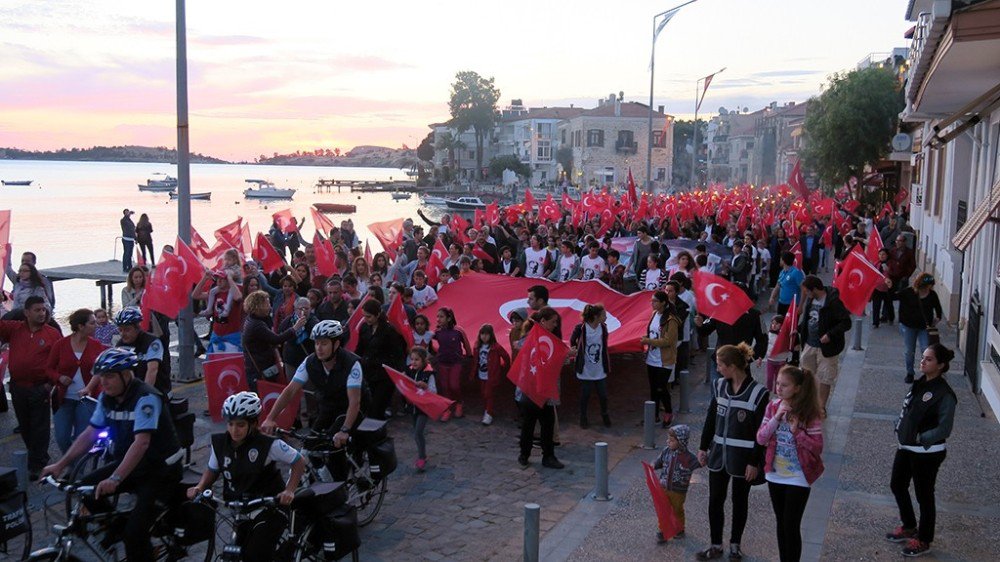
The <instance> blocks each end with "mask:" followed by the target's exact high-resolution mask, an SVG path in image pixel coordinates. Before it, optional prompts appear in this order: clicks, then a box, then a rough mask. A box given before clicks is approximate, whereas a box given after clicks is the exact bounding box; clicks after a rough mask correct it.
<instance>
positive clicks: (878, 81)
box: [802, 66, 904, 186]
mask: <svg viewBox="0 0 1000 562" xmlns="http://www.w3.org/2000/svg"><path fill="white" fill-rule="evenodd" d="M903 107H904V103H903V95H902V91H901V88H900V84H899V82H898V81H897V80H896V76H895V75H894V74H893V72H892V71H891V70H890V69H886V68H879V67H874V66H873V67H869V68H866V69H863V70H852V71H850V72H846V73H836V74H834V75H833V76H831V77H830V82H829V84H828V86H827V89H826V90H825V91H824V92H823V93H822V94H820V96H819V97H818V98H813V99H812V100H811V102H810V104H809V112H808V113H807V114H806V120H805V125H804V134H805V148H804V150H803V154H802V157H803V164H804V165H805V167H806V168H809V169H811V170H812V171H814V172H815V173H816V174H817V175H818V176H819V178H820V181H822V182H823V183H824V184H826V185H828V186H838V185H841V184H843V183H845V182H847V181H848V180H849V179H850V178H851V176H854V177H857V178H861V177H863V174H864V170H865V166H867V165H872V164H875V163H876V162H878V161H879V160H881V159H882V158H884V157H885V156H886V155H887V154H888V153H889V142H890V141H891V140H892V136H893V135H894V134H895V133H896V127H897V125H898V120H899V112H900V111H902V110H903Z"/></svg>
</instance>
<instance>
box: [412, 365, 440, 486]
mask: <svg viewBox="0 0 1000 562" xmlns="http://www.w3.org/2000/svg"><path fill="white" fill-rule="evenodd" d="M406 376H408V377H410V378H411V379H413V380H414V381H415V382H416V385H417V388H419V389H421V390H424V391H426V392H430V393H433V394H437V385H436V384H435V382H434V371H431V370H429V369H428V368H427V349H425V348H423V347H414V348H413V349H411V350H410V358H409V361H407V367H406ZM406 409H407V410H410V411H412V413H413V440H414V441H415V442H416V443H417V461H416V462H415V463H414V464H413V466H414V467H416V469H417V471H418V472H423V471H424V470H426V469H427V437H426V433H427V420H428V419H429V418H428V417H427V414H425V413H423V412H422V411H421V410H420V409H419V408H417V407H415V406H414V405H413V404H410V403H407V404H406Z"/></svg>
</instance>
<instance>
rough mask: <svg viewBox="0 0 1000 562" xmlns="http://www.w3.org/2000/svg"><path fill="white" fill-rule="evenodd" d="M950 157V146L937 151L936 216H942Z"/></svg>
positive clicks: (935, 181)
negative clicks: (946, 164) (946, 160)
mask: <svg viewBox="0 0 1000 562" xmlns="http://www.w3.org/2000/svg"><path fill="white" fill-rule="evenodd" d="M947 156H948V145H944V146H942V147H941V148H940V149H938V151H937V177H936V178H935V180H934V216H936V217H940V216H941V205H942V203H943V202H944V181H945V174H944V172H945V159H946V158H947Z"/></svg>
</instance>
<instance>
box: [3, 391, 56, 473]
mask: <svg viewBox="0 0 1000 562" xmlns="http://www.w3.org/2000/svg"><path fill="white" fill-rule="evenodd" d="M10 399H11V402H13V403H14V415H15V416H17V424H18V425H20V426H21V439H23V440H24V446H25V448H27V449H28V473H29V474H37V473H39V472H41V471H42V469H43V468H45V465H47V464H49V424H50V423H51V420H52V408H51V407H50V406H49V393H48V390H47V389H46V385H44V384H40V385H37V386H20V385H17V384H14V383H11V384H10Z"/></svg>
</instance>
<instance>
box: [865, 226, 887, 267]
mask: <svg viewBox="0 0 1000 562" xmlns="http://www.w3.org/2000/svg"><path fill="white" fill-rule="evenodd" d="M884 247H885V245H884V244H882V235H881V234H879V233H878V228H874V227H873V228H872V234H871V236H869V237H868V247H867V248H865V257H866V258H868V261H870V262H872V263H873V264H875V263H878V253H879V251H880V250H881V249H882V248H884Z"/></svg>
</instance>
